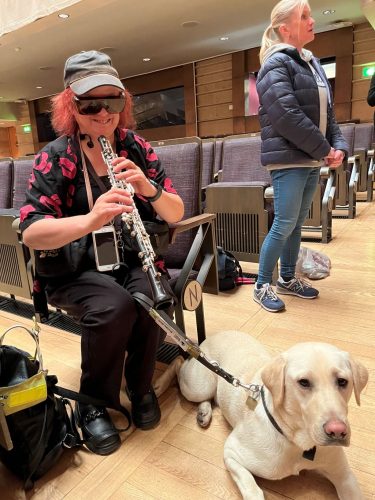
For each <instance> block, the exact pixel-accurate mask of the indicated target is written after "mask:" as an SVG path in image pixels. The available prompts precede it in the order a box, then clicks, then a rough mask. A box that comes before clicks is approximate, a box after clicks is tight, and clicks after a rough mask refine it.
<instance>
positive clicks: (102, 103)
mask: <svg viewBox="0 0 375 500" xmlns="http://www.w3.org/2000/svg"><path fill="white" fill-rule="evenodd" d="M73 100H74V103H75V105H76V107H77V111H78V113H79V114H80V115H97V114H98V113H100V111H101V110H102V109H105V110H106V111H107V112H108V113H121V111H124V108H125V95H124V94H121V95H119V96H108V97H77V96H74V97H73Z"/></svg>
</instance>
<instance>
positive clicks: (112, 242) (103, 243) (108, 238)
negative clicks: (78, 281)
mask: <svg viewBox="0 0 375 500" xmlns="http://www.w3.org/2000/svg"><path fill="white" fill-rule="evenodd" d="M92 241H93V243H94V254H95V262H96V268H97V270H98V271H101V272H104V271H111V270H112V269H113V266H115V265H116V264H119V262H120V259H119V253H118V247H117V240H116V232H115V229H114V227H113V226H104V227H102V228H101V229H98V230H97V231H93V232H92Z"/></svg>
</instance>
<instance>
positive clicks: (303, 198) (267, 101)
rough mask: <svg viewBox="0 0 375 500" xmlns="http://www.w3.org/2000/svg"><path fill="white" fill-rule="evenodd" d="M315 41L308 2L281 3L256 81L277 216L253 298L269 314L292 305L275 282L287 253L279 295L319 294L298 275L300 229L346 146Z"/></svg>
mask: <svg viewBox="0 0 375 500" xmlns="http://www.w3.org/2000/svg"><path fill="white" fill-rule="evenodd" d="M313 40H314V20H313V19H312V17H311V10H310V6H309V3H308V2H307V0H281V2H279V3H278V4H276V6H275V7H274V8H273V10H272V12H271V24H270V25H269V26H268V28H267V29H266V31H265V33H264V35H263V39H262V46H261V49H260V62H261V68H260V71H259V74H258V78H257V91H258V94H259V101H260V107H259V120H260V124H261V130H262V135H261V136H262V153H261V161H262V164H263V165H265V166H266V167H267V169H268V170H269V171H270V174H271V177H272V184H273V189H274V207H275V208H274V209H275V217H274V221H273V224H272V227H271V230H270V232H269V233H268V235H267V237H266V239H265V240H264V243H263V245H262V249H261V252H260V262H259V276H258V281H257V283H256V284H255V288H254V300H255V302H258V303H259V304H260V305H261V306H262V307H263V308H264V309H265V310H267V311H270V312H277V311H282V310H283V309H285V304H284V302H283V301H282V300H281V299H280V298H279V297H278V296H277V295H276V293H275V291H274V290H273V289H272V287H271V282H272V272H273V270H274V268H275V266H276V264H277V261H278V259H279V258H280V261H281V266H280V274H281V275H280V277H279V279H278V281H277V286H276V290H277V292H278V293H279V294H287V295H295V296H297V297H301V298H304V299H315V298H316V297H317V296H318V294H319V292H318V290H316V289H315V288H312V287H311V285H310V284H309V283H307V282H306V281H305V280H302V279H299V278H297V277H296V276H295V268H296V262H297V258H298V252H299V248H300V244H301V227H302V224H303V222H304V220H305V219H306V216H307V214H308V211H309V208H310V205H311V202H312V199H313V196H314V193H315V190H316V188H317V185H318V180H319V169H320V167H321V166H322V165H323V164H326V165H328V166H329V167H330V168H337V167H338V166H340V165H341V163H342V161H343V159H344V157H345V154H346V152H347V149H348V148H347V144H346V142H345V140H344V138H343V137H342V134H341V132H340V129H339V127H338V125H337V123H336V121H335V116H334V111H333V97H332V91H331V88H330V85H329V83H328V80H327V78H326V76H325V73H324V71H323V69H322V67H321V66H320V64H319V62H318V60H317V59H316V58H315V57H314V56H313V54H312V53H311V52H310V51H308V50H306V49H304V48H303V47H304V46H305V45H306V44H307V43H309V42H311V41H313Z"/></svg>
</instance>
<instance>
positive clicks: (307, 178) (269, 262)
mask: <svg viewBox="0 0 375 500" xmlns="http://www.w3.org/2000/svg"><path fill="white" fill-rule="evenodd" d="M319 170H320V169H319V168H307V167H301V168H288V169H283V170H273V171H271V177H272V184H273V190H274V210H275V217H274V220H273V224H272V227H271V229H270V232H269V233H268V235H267V236H266V238H265V240H264V243H263V245H262V248H261V251H260V258H259V276H258V282H257V283H258V285H263V284H264V283H271V282H272V273H273V270H274V268H275V266H276V263H277V261H278V259H279V258H280V275H281V276H282V277H283V278H293V277H294V274H295V269H296V263H297V259H298V252H299V248H300V245H301V227H302V224H303V223H304V221H305V219H306V217H307V215H308V212H309V209H310V206H311V202H312V200H313V197H314V193H315V190H316V187H317V185H318V180H319Z"/></svg>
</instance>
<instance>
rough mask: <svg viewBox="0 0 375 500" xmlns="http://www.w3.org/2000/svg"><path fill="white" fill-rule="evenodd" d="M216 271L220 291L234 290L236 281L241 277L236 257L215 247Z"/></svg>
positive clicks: (240, 269)
mask: <svg viewBox="0 0 375 500" xmlns="http://www.w3.org/2000/svg"><path fill="white" fill-rule="evenodd" d="M217 270H218V275H219V290H220V291H225V290H232V288H235V287H236V284H237V283H236V280H237V279H238V278H239V277H241V276H242V268H241V266H240V263H239V262H238V260H237V259H236V257H235V256H234V255H233V254H231V253H230V252H227V251H226V250H224V249H223V248H222V247H217Z"/></svg>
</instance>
